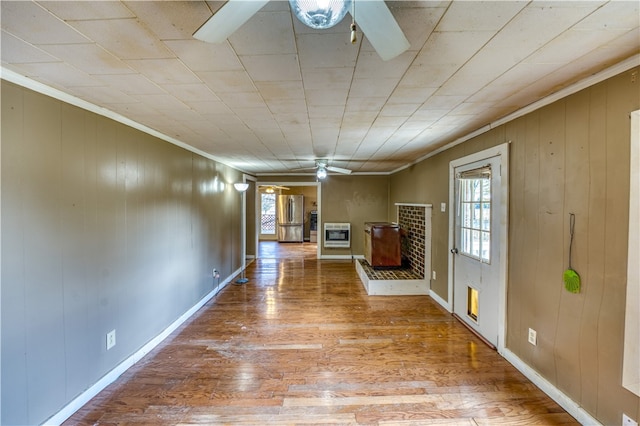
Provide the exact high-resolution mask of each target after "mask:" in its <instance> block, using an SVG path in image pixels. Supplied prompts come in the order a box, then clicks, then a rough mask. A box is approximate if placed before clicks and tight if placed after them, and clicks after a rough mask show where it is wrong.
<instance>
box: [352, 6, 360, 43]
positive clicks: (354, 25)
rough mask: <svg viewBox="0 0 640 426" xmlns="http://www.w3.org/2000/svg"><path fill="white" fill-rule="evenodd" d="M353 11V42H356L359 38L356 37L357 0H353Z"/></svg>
mask: <svg viewBox="0 0 640 426" xmlns="http://www.w3.org/2000/svg"><path fill="white" fill-rule="evenodd" d="M352 9H353V10H352V13H351V18H352V20H351V44H356V41H358V38H357V37H356V0H353V3H352Z"/></svg>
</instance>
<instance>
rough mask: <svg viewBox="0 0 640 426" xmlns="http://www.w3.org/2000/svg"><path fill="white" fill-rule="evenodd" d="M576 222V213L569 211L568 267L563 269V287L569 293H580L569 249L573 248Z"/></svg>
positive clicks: (578, 281) (578, 276)
mask: <svg viewBox="0 0 640 426" xmlns="http://www.w3.org/2000/svg"><path fill="white" fill-rule="evenodd" d="M575 224H576V215H575V214H573V213H569V269H567V270H565V271H564V274H563V279H564V288H566V289H567V291H568V292H570V293H580V275H578V273H577V272H576V271H574V270H573V268H571V251H572V249H573V232H574V228H575Z"/></svg>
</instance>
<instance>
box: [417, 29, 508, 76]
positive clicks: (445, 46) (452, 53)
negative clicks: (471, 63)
mask: <svg viewBox="0 0 640 426" xmlns="http://www.w3.org/2000/svg"><path fill="white" fill-rule="evenodd" d="M495 34H496V32H495V31H469V30H464V31H463V30H460V31H445V32H442V31H436V32H434V33H432V34H431V36H430V37H429V40H427V42H426V43H425V45H424V48H423V49H422V50H421V51H420V53H419V54H418V55H417V56H416V60H415V62H414V63H413V66H432V65H437V64H452V65H456V67H455V68H454V67H449V68H446V69H447V70H450V69H457V68H458V67H461V66H462V65H464V63H465V62H467V61H468V60H469V59H470V58H472V57H473V55H475V54H476V53H477V52H478V51H479V50H480V49H481V48H482V47H483V46H484V45H485V44H487V42H488V41H489V40H491V38H492V37H494V36H495Z"/></svg>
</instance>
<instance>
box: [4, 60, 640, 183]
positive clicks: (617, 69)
mask: <svg viewBox="0 0 640 426" xmlns="http://www.w3.org/2000/svg"><path fill="white" fill-rule="evenodd" d="M638 65H640V54H636V55H633V56H631V57H630V58H627V59H625V60H624V61H622V62H619V63H617V64H615V65H613V66H611V67H609V68H607V69H605V70H603V71H600V72H599V73H596V74H593V75H591V76H589V77H587V78H585V79H583V80H581V81H578V82H576V83H574V84H572V85H570V86H568V87H565V88H564V89H561V90H559V91H557V92H555V93H552V94H551V95H549V96H547V97H545V98H543V99H540V100H538V101H536V102H533V103H531V104H529V105H527V106H525V107H524V108H521V109H519V110H517V111H515V112H513V113H511V114H509V115H506V116H504V117H502V118H500V119H498V120H496V121H494V122H492V123H490V124H487V125H485V126H483V127H481V128H479V129H476V130H474V131H473V132H471V133H468V134H466V135H464V136H462V137H460V138H458V139H456V140H454V141H452V142H450V143H448V144H446V145H443V146H442V147H440V148H438V149H436V150H435V151H432V152H429V153H428V154H426V155H423V156H422V157H419V158H418V159H417V160H415V161H412V162H411V163H409V164H405V165H404V166H401V167H398V168H397V169H395V170H392V171H390V172H367V173H364V172H354V173H352V174H351V175H358V176H360V175H361V176H376V175H378V176H388V175H392V174H394V173H398V172H400V171H402V170H404V169H407V168H409V167H411V166H413V165H415V164H418V163H420V162H421V161H424V160H426V159H427V158H430V157H433V156H434V155H437V154H439V153H441V152H443V151H446V150H448V149H449V148H453V147H454V146H456V145H460V144H461V143H463V142H466V141H468V140H469V139H472V138H474V137H476V136H479V135H481V134H483V133H485V132H488V131H489V130H491V129H494V128H496V127H498V126H501V125H502V124H505V123H508V122H510V121H513V120H515V119H516V118H519V117H522V116H524V115H526V114H528V113H530V112H532V111H535V110H537V109H540V108H542V107H544V106H546V105H549V104H551V103H553V102H555V101H557V100H559V99H562V98H564V97H566V96H569V95H572V94H574V93H576V92H578V91H580V90H583V89H585V88H587V87H590V86H593V85H594V84H597V83H600V82H602V81H604V80H606V79H608V78H611V77H613V76H615V75H617V74H620V73H622V72H624V71H627V70H629V69H631V68H633V67H636V66H638ZM0 78H3V79H5V80H7V81H11V82H13V83H16V84H19V85H21V86H23V87H26V88H29V89H32V90H35V91H36V92H40V93H42V94H45V95H48V96H51V97H53V98H56V99H59V100H61V101H64V102H67V103H70V104H72V105H75V106H78V107H80V108H83V109H86V110H88V111H92V112H95V113H96V114H100V115H103V116H105V117H109V118H112V119H114V120H116V121H119V122H120V123H123V124H126V125H128V126H131V127H133V128H136V129H138V130H140V131H143V132H145V133H148V134H150V135H152V136H156V137H158V138H160V139H163V140H165V141H167V142H169V143H172V144H174V145H177V146H179V147H182V148H184V149H186V150H188V151H191V152H193V153H196V154H198V155H202V156H203V157H206V158H209V159H211V160H214V161H217V162H219V163H221V164H225V165H227V166H229V167H232V168H234V169H236V170H240V171H243V170H241V169H239V168H237V167H235V166H231V165H229V164H227V163H225V162H224V161H222V160H220V159H219V158H217V157H215V156H213V155H211V154H208V153H206V152H204V151H201V150H199V149H197V148H194V147H192V146H191V145H187V144H185V143H184V142H181V141H179V140H177V139H174V138H172V137H170V136H167V135H165V134H162V133H160V132H158V131H156V130H153V129H151V128H149V127H147V126H145V125H143V124H140V123H138V122H136V121H133V120H131V119H128V118H126V117H124V116H122V115H120V114H117V113H115V112H113V111H111V110H108V109H106V108H102V107H99V106H97V105H94V104H92V103H89V102H87V101H84V100H82V99H79V98H76V97H75V96H72V95H69V94H67V93H64V92H62V91H60V90H57V89H54V88H52V87H49V86H46V85H44V84H42V83H39V82H37V81H35V80H31V79H30V78H28V77H25V76H23V75H20V74H18V73H16V72H14V71H11V70H9V69H6V68H4V67H0ZM331 174H333V173H331ZM254 175H255V176H315V173H254Z"/></svg>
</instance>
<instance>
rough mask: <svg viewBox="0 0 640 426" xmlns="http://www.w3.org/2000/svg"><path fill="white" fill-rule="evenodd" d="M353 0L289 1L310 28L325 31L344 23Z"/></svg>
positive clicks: (297, 15) (294, 12) (301, 20)
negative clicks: (343, 20)
mask: <svg viewBox="0 0 640 426" xmlns="http://www.w3.org/2000/svg"><path fill="white" fill-rule="evenodd" d="M351 1H352V0H289V4H290V5H291V10H292V11H293V14H294V15H296V17H297V18H298V19H299V20H300V22H302V23H303V24H305V25H306V26H308V27H311V28H315V29H317V30H325V29H327V28H331V27H333V26H334V25H336V24H337V23H338V22H340V21H342V19H343V18H344V16H345V15H346V14H347V12H348V11H349V8H350V7H351Z"/></svg>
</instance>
